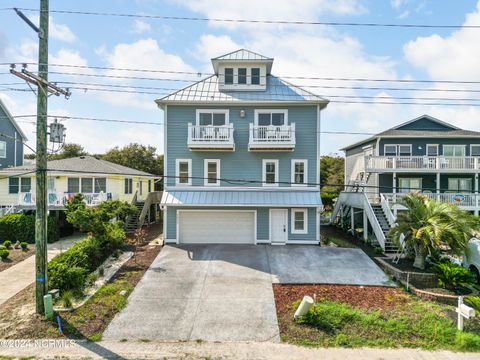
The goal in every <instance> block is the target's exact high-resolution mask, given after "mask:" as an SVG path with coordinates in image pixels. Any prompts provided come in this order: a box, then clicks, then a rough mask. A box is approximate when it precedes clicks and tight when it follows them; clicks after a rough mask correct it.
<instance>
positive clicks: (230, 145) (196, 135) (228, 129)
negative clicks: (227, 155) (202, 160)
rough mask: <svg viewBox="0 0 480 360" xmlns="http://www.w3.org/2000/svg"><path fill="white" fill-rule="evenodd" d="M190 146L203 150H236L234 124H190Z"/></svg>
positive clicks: (193, 148) (188, 142) (192, 148)
mask: <svg viewBox="0 0 480 360" xmlns="http://www.w3.org/2000/svg"><path fill="white" fill-rule="evenodd" d="M187 144H188V148H189V149H190V150H203V151H234V150H235V142H234V141H233V124H227V125H222V126H211V125H207V126H203V125H192V124H191V123H189V124H188V140H187Z"/></svg>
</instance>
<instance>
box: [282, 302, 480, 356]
mask: <svg viewBox="0 0 480 360" xmlns="http://www.w3.org/2000/svg"><path fill="white" fill-rule="evenodd" d="M298 304H299V301H298V302H295V303H293V304H292V305H293V309H295V308H296V307H297V306H298ZM446 310H447V309H446V308H445V307H443V306H439V305H436V304H432V303H427V302H421V301H417V300H413V299H412V300H411V301H410V302H409V303H408V304H406V305H405V306H398V307H396V308H394V309H392V310H382V311H380V310H368V309H363V308H355V307H352V306H350V305H347V304H341V303H336V302H332V301H329V300H321V301H319V302H318V303H317V305H316V306H315V307H314V308H312V309H311V310H310V312H309V313H308V314H307V315H306V316H304V317H303V318H301V319H299V320H297V321H293V320H291V317H290V318H287V317H286V316H284V317H283V318H282V319H280V323H281V324H280V328H281V332H283V334H282V339H283V340H285V341H287V342H290V343H295V344H298V345H303V346H315V347H316V346H327V347H328V346H342V347H349V348H356V347H363V346H369V347H420V348H423V349H428V350H437V349H449V350H455V351H480V335H479V334H474V333H469V332H463V333H462V332H458V331H457V329H456V323H455V322H454V321H453V320H452V319H451V318H450V317H449V316H448V315H447V312H446ZM288 322H289V323H288Z"/></svg>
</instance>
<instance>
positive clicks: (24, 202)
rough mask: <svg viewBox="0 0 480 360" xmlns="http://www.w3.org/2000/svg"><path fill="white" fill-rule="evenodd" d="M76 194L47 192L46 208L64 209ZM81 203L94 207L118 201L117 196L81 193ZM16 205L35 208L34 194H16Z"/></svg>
mask: <svg viewBox="0 0 480 360" xmlns="http://www.w3.org/2000/svg"><path fill="white" fill-rule="evenodd" d="M75 195H76V193H68V192H64V193H58V192H54V191H49V192H48V195H47V202H48V206H49V207H52V208H55V207H57V208H64V206H65V204H66V203H67V202H68V201H69V200H70V199H73V197H74V196H75ZM82 195H83V197H84V199H83V201H84V202H85V204H86V205H87V206H95V205H98V204H100V203H102V202H104V201H107V200H118V195H117V194H112V193H103V192H101V193H83V194H82ZM18 205H19V206H21V207H25V208H30V207H31V208H35V206H36V194H35V193H34V192H21V193H19V194H18Z"/></svg>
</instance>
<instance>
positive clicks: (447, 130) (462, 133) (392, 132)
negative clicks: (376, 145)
mask: <svg viewBox="0 0 480 360" xmlns="http://www.w3.org/2000/svg"><path fill="white" fill-rule="evenodd" d="M425 119H426V120H429V121H431V122H434V123H436V124H438V125H441V127H443V128H444V129H443V130H438V129H421V128H419V129H409V128H408V127H407V125H410V124H413V123H415V122H418V121H420V120H425ZM405 127H407V128H406V129H405ZM381 137H385V138H388V137H390V138H399V137H417V138H418V137H421V138H422V137H425V138H427V137H431V138H443V137H445V138H459V137H478V138H480V132H478V131H472V130H463V129H460V128H459V127H456V126H454V125H451V124H449V123H447V122H445V121H442V120H439V119H437V118H434V117H433V116H430V115H422V116H419V117H417V118H415V119H412V120H409V121H407V122H404V123H402V124H400V125H397V126H394V127H392V128H390V129H387V130H385V131H382V132H380V133H378V134H375V135H373V136H371V137H369V138H367V139H365V140H361V141H358V142H356V143H354V144H351V145H348V146H345V147H343V148H341V149H340V150H342V151H346V150H349V149H351V148H354V147H357V146H360V145H362V144H366V143H370V142H372V141H374V140H376V139H378V138H381Z"/></svg>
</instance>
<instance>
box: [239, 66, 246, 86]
mask: <svg viewBox="0 0 480 360" xmlns="http://www.w3.org/2000/svg"><path fill="white" fill-rule="evenodd" d="M238 83H239V84H246V83H247V69H246V68H238Z"/></svg>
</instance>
